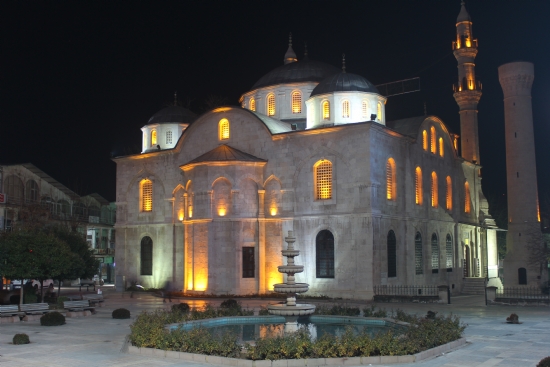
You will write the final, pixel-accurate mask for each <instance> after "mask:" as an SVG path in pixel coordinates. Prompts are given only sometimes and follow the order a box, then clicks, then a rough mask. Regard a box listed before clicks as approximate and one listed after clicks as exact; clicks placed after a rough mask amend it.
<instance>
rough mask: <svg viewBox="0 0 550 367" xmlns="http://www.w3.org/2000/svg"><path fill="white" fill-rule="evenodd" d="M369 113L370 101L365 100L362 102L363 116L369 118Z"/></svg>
mask: <svg viewBox="0 0 550 367" xmlns="http://www.w3.org/2000/svg"><path fill="white" fill-rule="evenodd" d="M368 114H369V102H367V101H363V103H362V104H361V115H362V117H363V118H368Z"/></svg>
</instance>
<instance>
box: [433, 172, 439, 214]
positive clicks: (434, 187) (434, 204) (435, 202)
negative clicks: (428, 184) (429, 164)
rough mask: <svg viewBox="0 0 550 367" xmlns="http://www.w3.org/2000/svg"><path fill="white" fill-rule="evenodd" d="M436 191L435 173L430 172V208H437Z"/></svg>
mask: <svg viewBox="0 0 550 367" xmlns="http://www.w3.org/2000/svg"><path fill="white" fill-rule="evenodd" d="M438 197H439V195H438V190H437V173H435V171H434V172H432V207H433V208H437V205H438V201H439V200H438Z"/></svg>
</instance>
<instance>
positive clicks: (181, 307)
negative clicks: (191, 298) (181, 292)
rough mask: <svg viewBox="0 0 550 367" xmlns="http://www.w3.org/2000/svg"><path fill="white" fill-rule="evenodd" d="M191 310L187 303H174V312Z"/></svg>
mask: <svg viewBox="0 0 550 367" xmlns="http://www.w3.org/2000/svg"><path fill="white" fill-rule="evenodd" d="M189 310H190V307H189V305H188V304H187V303H185V302H184V303H176V304H175V305H172V312H181V313H188V312H189Z"/></svg>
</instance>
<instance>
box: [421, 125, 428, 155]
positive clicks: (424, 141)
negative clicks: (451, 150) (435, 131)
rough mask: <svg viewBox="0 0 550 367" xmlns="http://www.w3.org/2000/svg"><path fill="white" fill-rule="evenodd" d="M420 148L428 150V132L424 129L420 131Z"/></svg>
mask: <svg viewBox="0 0 550 367" xmlns="http://www.w3.org/2000/svg"><path fill="white" fill-rule="evenodd" d="M422 149H424V150H428V133H427V132H426V130H423V131H422Z"/></svg>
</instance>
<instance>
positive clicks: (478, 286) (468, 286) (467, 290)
mask: <svg viewBox="0 0 550 367" xmlns="http://www.w3.org/2000/svg"><path fill="white" fill-rule="evenodd" d="M462 294H479V295H482V294H485V278H464V283H463V284H462Z"/></svg>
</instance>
